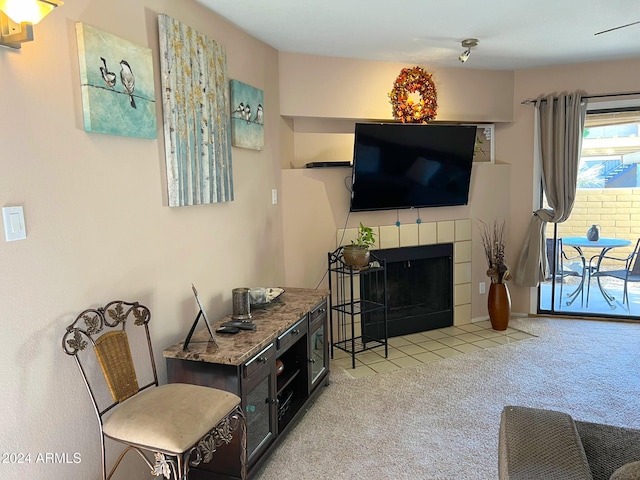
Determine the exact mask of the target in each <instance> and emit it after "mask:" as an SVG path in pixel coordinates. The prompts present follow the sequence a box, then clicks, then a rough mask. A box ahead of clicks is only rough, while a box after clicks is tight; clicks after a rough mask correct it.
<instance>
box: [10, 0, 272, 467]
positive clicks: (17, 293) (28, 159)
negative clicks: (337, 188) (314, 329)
mask: <svg viewBox="0 0 640 480" xmlns="http://www.w3.org/2000/svg"><path fill="white" fill-rule="evenodd" d="M159 13H166V14H168V15H170V16H173V17H174V18H176V19H178V20H180V21H182V22H184V23H187V24H188V25H190V26H191V27H193V28H196V29H198V30H200V31H201V32H203V33H206V34H208V35H209V36H210V37H211V38H213V39H215V40H217V41H219V42H220V43H222V44H223V45H224V46H225V47H226V52H227V64H228V72H229V77H230V78H232V79H238V80H241V81H243V82H245V83H248V84H250V85H253V86H255V87H257V88H261V89H263V90H264V93H265V112H266V121H265V124H266V125H265V136H266V138H265V149H264V150H263V151H261V152H258V151H253V150H246V149H239V148H234V149H233V169H234V184H235V198H236V200H235V201H234V202H231V203H226V204H217V205H202V206H195V207H183V208H169V207H167V206H166V193H165V190H166V186H165V185H166V182H165V161H164V144H163V140H162V138H163V133H162V129H161V128H162V127H161V125H162V122H161V119H162V116H161V112H162V105H161V104H158V106H157V108H158V114H157V117H158V122H159V123H158V125H159V138H158V139H157V140H145V139H135V138H124V137H115V136H107V135H100V134H88V133H85V132H84V130H83V124H82V115H81V111H82V104H81V95H80V88H79V73H78V61H77V53H76V39H75V22H77V21H80V22H84V23H87V24H90V25H93V26H95V27H97V28H99V29H102V30H105V31H107V32H109V33H112V34H115V35H118V36H120V37H122V38H125V39H127V40H130V41H132V42H135V43H138V44H141V45H145V46H149V47H151V49H152V50H153V60H154V66H155V74H156V99H157V101H158V102H160V100H161V98H162V97H161V91H160V84H159V82H160V73H159V70H158V68H159V53H158V32H157V30H158V27H157V14H159ZM34 31H35V41H34V42H31V43H27V44H25V45H24V46H23V48H22V49H21V50H20V51H14V50H10V49H7V48H3V47H0V72H2V80H1V81H0V82H1V84H2V88H0V105H2V107H3V114H2V117H1V119H0V146H1V150H0V165H2V175H0V204H1V206H3V207H4V206H11V205H22V206H24V212H25V216H26V227H27V238H26V240H22V241H17V242H10V243H7V242H5V241H4V238H2V239H0V270H1V271H2V275H1V276H0V291H2V294H1V295H0V306H1V311H2V321H1V322H0V337H1V338H2V339H3V342H4V347H3V348H2V353H1V354H0V359H1V360H0V364H1V365H2V369H1V373H0V391H2V400H1V401H0V405H1V413H0V416H1V417H2V434H1V436H0V452H31V454H32V455H33V457H32V459H33V460H34V461H35V455H36V454H37V453H40V452H43V453H46V452H52V453H53V452H56V453H64V452H67V453H71V454H73V453H75V452H79V453H80V454H81V459H82V462H81V463H80V464H78V465H65V464H55V465H51V464H48V465H47V464H35V463H32V464H31V465H7V464H2V465H0V477H2V478H32V479H43V478H65V479H77V480H91V479H98V478H100V475H99V458H100V457H99V444H98V427H97V423H96V420H95V418H94V414H93V411H92V409H91V406H90V404H89V399H88V396H87V394H86V390H85V388H84V386H83V384H82V383H81V380H80V377H79V374H78V371H77V368H76V366H75V364H74V362H73V360H72V359H71V358H70V357H67V356H66V355H64V354H63V352H62V348H61V339H62V334H63V332H64V327H65V326H66V325H67V324H69V323H71V321H73V319H74V318H75V315H76V314H78V313H79V312H80V311H81V310H83V309H85V308H87V307H89V306H94V307H96V306H99V305H104V304H105V303H106V302H108V301H110V300H113V299H123V300H138V301H140V302H142V303H144V304H145V305H147V306H148V307H149V308H150V309H151V312H152V335H153V339H152V340H153V343H154V345H155V348H156V361H157V365H158V368H159V372H160V377H161V380H162V381H163V382H164V381H166V372H165V362H164V360H163V359H162V350H163V348H164V347H166V346H168V345H170V344H172V343H174V342H176V341H179V340H182V339H184V337H185V336H186V334H187V332H188V329H189V327H190V325H191V323H192V321H193V319H194V318H195V314H196V305H195V301H194V299H193V296H192V293H191V282H193V283H194V284H195V285H196V286H197V287H198V290H199V292H200V294H201V297H202V299H203V301H204V303H205V304H206V306H207V307H208V310H209V313H210V316H211V317H213V318H215V319H218V318H220V317H221V316H223V315H225V314H227V313H230V312H231V290H232V288H234V287H238V286H245V285H247V286H252V285H253V286H259V285H264V286H276V285H282V284H283V282H284V267H283V239H282V220H281V211H280V206H279V205H278V206H273V205H271V189H272V188H278V189H279V188H280V175H279V170H280V165H279V157H280V129H279V122H280V116H279V114H278V104H279V99H278V95H279V89H278V67H277V64H278V55H277V52H276V51H275V50H274V49H272V48H270V47H268V46H266V45H265V44H263V43H261V42H259V41H257V40H256V39H254V38H251V37H249V36H247V35H246V34H244V33H241V32H240V31H239V30H237V29H236V28H235V27H233V26H231V25H230V24H228V23H226V22H224V21H221V20H220V18H219V17H217V16H215V15H213V14H211V13H210V12H208V11H207V10H205V9H204V8H202V7H200V6H199V5H198V4H197V3H195V2H193V1H191V0H181V1H179V2H176V1H168V0H163V1H155V0H154V1H152V0H111V1H96V0H74V1H69V2H65V5H64V6H62V7H60V8H58V9H57V10H56V11H54V12H53V13H52V14H51V15H50V16H49V17H48V18H46V19H45V20H44V21H43V22H42V23H40V24H38V25H36V26H35V28H34ZM2 235H3V234H2ZM132 458H133V457H132ZM132 463H134V464H135V465H137V467H135V469H131V470H129V471H128V472H127V470H124V471H123V473H122V475H120V476H118V478H126V479H131V478H149V475H148V469H147V468H146V466H145V467H144V468H142V466H141V463H142V462H141V461H140V460H139V459H137V460H134V461H133V462H132Z"/></svg>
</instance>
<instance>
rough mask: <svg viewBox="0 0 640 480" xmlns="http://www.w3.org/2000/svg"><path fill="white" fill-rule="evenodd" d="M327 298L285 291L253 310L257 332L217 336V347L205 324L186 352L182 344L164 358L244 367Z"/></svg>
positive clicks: (326, 293) (321, 292) (324, 293)
mask: <svg viewBox="0 0 640 480" xmlns="http://www.w3.org/2000/svg"><path fill="white" fill-rule="evenodd" d="M328 296H329V291H328V290H316V289H311V288H286V287H284V293H283V294H282V295H280V297H278V298H277V299H276V300H274V301H273V302H272V303H271V304H269V305H267V306H265V307H261V308H257V309H253V310H251V316H252V318H251V321H252V322H253V323H254V324H255V325H256V330H255V331H251V330H240V332H238V333H236V334H232V335H230V334H224V333H216V334H215V337H216V343H217V344H218V346H216V345H215V344H213V343H212V342H211V341H210V337H209V332H208V331H207V329H206V327H205V326H204V323H202V325H203V328H201V329H199V330H197V331H196V332H195V333H194V334H193V337H191V341H190V342H189V346H188V347H187V350H186V351H185V350H183V349H182V347H183V345H184V340H183V341H182V342H180V343H177V344H175V345H172V346H170V347H168V348H167V349H166V350H164V352H163V356H164V357H165V358H176V359H184V360H193V361H196V362H207V363H220V364H224V365H242V364H243V363H244V362H246V361H247V360H250V359H251V358H252V357H253V356H254V355H255V354H256V353H258V352H260V351H261V350H262V349H263V348H265V347H266V346H268V345H269V344H270V343H272V342H273V341H274V340H275V339H276V338H277V337H278V336H279V335H280V334H281V333H284V332H285V331H286V330H287V329H288V328H289V327H291V326H292V325H293V324H295V323H296V322H297V321H298V320H300V318H302V317H303V316H304V315H305V314H307V313H308V312H309V311H310V310H312V309H313V308H314V307H315V306H316V305H318V304H319V303H320V302H322V301H323V300H324V299H326V298H327V297H328ZM229 320H231V315H227V316H226V317H224V318H222V319H221V320H219V321H217V322H215V323H212V324H211V327H212V328H213V329H214V330H215V329H216V328H218V327H219V326H220V324H221V323H223V322H227V321H229ZM199 325H200V323H199ZM185 337H186V334H185Z"/></svg>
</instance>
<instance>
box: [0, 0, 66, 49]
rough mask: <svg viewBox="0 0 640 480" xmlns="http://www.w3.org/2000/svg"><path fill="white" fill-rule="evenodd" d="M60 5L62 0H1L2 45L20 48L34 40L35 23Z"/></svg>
mask: <svg viewBox="0 0 640 480" xmlns="http://www.w3.org/2000/svg"><path fill="white" fill-rule="evenodd" d="M60 5H62V2H61V1H60V0H0V45H4V46H5V47H11V48H20V47H21V45H20V44H22V43H24V42H30V41H32V40H33V25H35V24H36V23H38V22H39V21H40V20H42V19H43V18H44V17H46V16H47V15H49V13H51V11H52V10H53V9H54V8H56V7H59V6H60Z"/></svg>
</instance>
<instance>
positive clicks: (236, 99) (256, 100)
mask: <svg viewBox="0 0 640 480" xmlns="http://www.w3.org/2000/svg"><path fill="white" fill-rule="evenodd" d="M230 90H231V145H233V146H234V147H243V148H251V149H253V150H262V148H263V147H264V92H263V91H262V90H260V89H258V88H255V87H252V86H251V85H247V84H246V83H242V82H240V81H238V80H231V82H230Z"/></svg>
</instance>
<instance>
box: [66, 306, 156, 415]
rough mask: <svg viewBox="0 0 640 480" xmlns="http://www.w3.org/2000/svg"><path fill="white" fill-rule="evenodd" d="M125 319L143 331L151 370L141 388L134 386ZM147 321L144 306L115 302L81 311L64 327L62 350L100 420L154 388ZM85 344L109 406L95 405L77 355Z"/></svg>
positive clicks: (136, 381) (93, 391)
mask: <svg viewBox="0 0 640 480" xmlns="http://www.w3.org/2000/svg"><path fill="white" fill-rule="evenodd" d="M129 317H133V319H134V325H136V326H139V327H143V328H144V330H145V335H146V339H147V347H148V350H149V359H150V362H151V368H152V370H153V381H152V382H150V383H148V384H146V385H144V386H143V387H142V388H141V387H140V386H139V385H138V379H137V375H136V370H135V365H134V361H133V356H132V354H131V348H130V346H129V340H128V336H127V332H126V326H127V320H129ZM150 319H151V312H150V311H149V309H148V308H147V307H145V306H144V305H140V304H139V303H137V302H134V303H130V302H124V301H121V300H116V301H113V302H110V303H108V304H107V305H105V306H104V307H102V308H96V309H92V308H90V309H87V310H85V311H83V312H82V313H80V315H78V316H77V317H76V319H75V320H74V322H73V323H72V324H71V325H69V326H68V327H67V330H66V333H65V335H64V337H63V339H62V348H63V349H64V351H65V352H66V353H67V354H68V355H72V356H73V357H74V358H75V360H76V363H77V365H78V368H79V369H80V372H81V373H82V378H83V380H84V382H85V385H86V386H87V389H88V390H89V394H90V396H91V400H92V402H93V406H94V408H95V411H96V414H97V415H98V417H102V415H104V414H105V413H106V412H108V411H109V410H111V409H112V408H113V407H114V406H116V405H117V404H118V403H120V402H123V401H125V400H126V399H127V398H130V397H132V396H133V395H135V394H136V393H138V392H139V391H141V390H144V389H146V388H148V387H151V386H158V375H157V373H156V366H155V361H154V358H153V349H152V347H151V337H150V335H149V326H148V324H149V320H150ZM89 344H91V346H92V347H93V350H94V352H95V355H96V358H97V360H98V363H99V364H100V368H101V369H102V373H103V375H104V379H105V381H106V383H107V386H108V388H109V392H110V393H111V396H112V398H113V403H111V404H109V405H107V406H106V407H105V408H103V407H102V406H101V405H100V402H99V401H98V398H97V396H96V394H95V392H96V388H95V387H96V386H95V385H93V381H92V379H91V376H90V375H88V374H87V370H86V365H85V362H84V361H83V358H82V355H81V353H82V352H83V351H84V350H85V349H86V348H87V347H88V346H89Z"/></svg>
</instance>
